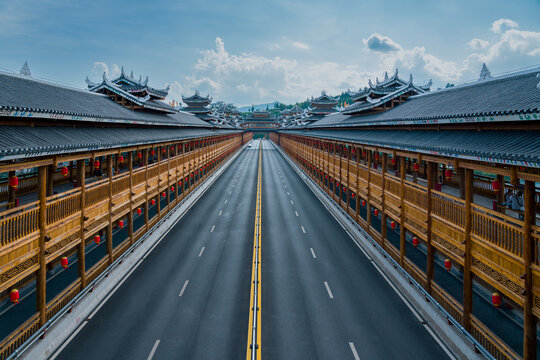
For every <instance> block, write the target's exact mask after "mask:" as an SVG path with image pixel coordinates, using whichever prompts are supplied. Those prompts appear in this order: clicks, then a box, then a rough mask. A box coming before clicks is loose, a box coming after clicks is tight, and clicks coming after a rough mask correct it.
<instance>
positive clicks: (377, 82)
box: [375, 76, 379, 85]
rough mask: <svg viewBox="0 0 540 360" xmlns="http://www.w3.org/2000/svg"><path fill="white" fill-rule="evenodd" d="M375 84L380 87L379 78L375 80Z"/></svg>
mask: <svg viewBox="0 0 540 360" xmlns="http://www.w3.org/2000/svg"><path fill="white" fill-rule="evenodd" d="M375 84H377V85H379V77H378V76H377V77H376V78H375Z"/></svg>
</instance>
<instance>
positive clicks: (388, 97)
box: [343, 69, 432, 114]
mask: <svg viewBox="0 0 540 360" xmlns="http://www.w3.org/2000/svg"><path fill="white" fill-rule="evenodd" d="M368 85H369V86H368V87H365V88H364V89H363V90H360V91H359V92H357V93H353V94H351V99H352V100H353V101H354V102H355V103H354V104H352V105H350V106H348V107H347V108H345V109H344V110H343V113H344V114H358V113H371V112H380V111H385V110H388V109H390V108H392V107H394V106H395V105H396V104H400V103H402V102H404V101H405V100H406V99H407V97H409V96H411V95H418V94H423V93H425V92H428V91H429V89H430V87H431V85H432V81H431V80H430V81H429V82H428V83H427V84H425V85H422V86H416V85H414V84H413V77H412V74H411V75H410V76H409V81H405V80H403V79H401V78H400V77H399V76H398V70H397V69H396V72H395V73H394V75H393V76H392V77H388V73H387V72H385V73H384V80H383V81H381V82H379V79H378V78H377V80H376V83H375V85H374V84H373V83H372V82H371V79H370V80H369V82H368Z"/></svg>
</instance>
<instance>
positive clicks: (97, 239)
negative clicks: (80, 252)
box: [94, 235, 101, 244]
mask: <svg viewBox="0 0 540 360" xmlns="http://www.w3.org/2000/svg"><path fill="white" fill-rule="evenodd" d="M94 242H95V243H96V244H99V243H100V242H101V236H99V235H96V236H94Z"/></svg>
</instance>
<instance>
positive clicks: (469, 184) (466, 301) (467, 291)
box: [463, 169, 474, 331]
mask: <svg viewBox="0 0 540 360" xmlns="http://www.w3.org/2000/svg"><path fill="white" fill-rule="evenodd" d="M464 185H465V260H464V265H463V326H464V327H465V329H467V331H470V330H471V313H472V309H473V303H472V298H473V289H472V272H471V265H472V256H471V250H472V240H471V226H472V211H471V203H472V202H473V201H474V199H473V196H474V194H473V171H472V170H471V169H465V184H464Z"/></svg>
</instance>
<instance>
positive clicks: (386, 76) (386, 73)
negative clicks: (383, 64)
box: [384, 71, 388, 81]
mask: <svg viewBox="0 0 540 360" xmlns="http://www.w3.org/2000/svg"><path fill="white" fill-rule="evenodd" d="M386 80H388V71H385V72H384V81H386Z"/></svg>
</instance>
